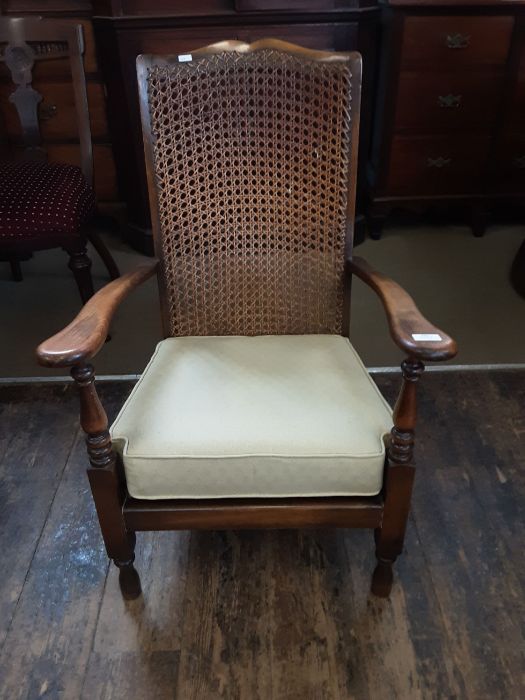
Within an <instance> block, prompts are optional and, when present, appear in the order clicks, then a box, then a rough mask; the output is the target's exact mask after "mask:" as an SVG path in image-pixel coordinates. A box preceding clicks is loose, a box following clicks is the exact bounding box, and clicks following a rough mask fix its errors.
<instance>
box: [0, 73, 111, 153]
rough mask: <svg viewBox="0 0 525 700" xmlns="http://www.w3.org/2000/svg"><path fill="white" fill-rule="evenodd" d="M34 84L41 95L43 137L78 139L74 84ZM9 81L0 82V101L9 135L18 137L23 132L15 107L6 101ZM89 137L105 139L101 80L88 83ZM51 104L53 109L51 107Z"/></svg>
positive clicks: (64, 139) (105, 123)
mask: <svg viewBox="0 0 525 700" xmlns="http://www.w3.org/2000/svg"><path fill="white" fill-rule="evenodd" d="M33 87H34V88H35V90H37V91H38V92H39V93H40V94H41V95H42V98H43V99H42V102H41V103H40V105H39V114H40V133H41V134H42V139H43V141H44V142H45V141H46V140H52V141H56V140H60V141H67V140H71V139H76V138H78V129H77V121H76V109H75V98H74V93H73V86H72V85H71V83H69V82H46V83H41V82H35V83H33ZM13 90H14V86H13V84H12V83H0V101H1V103H2V111H3V113H4V116H5V125H6V129H7V133H8V135H9V136H10V137H16V138H20V137H21V136H22V131H21V128H20V122H19V119H18V114H17V111H16V109H15V106H14V105H13V104H12V103H11V102H9V95H10V94H11V93H12V92H13ZM87 92H88V102H89V116H90V121H91V137H92V139H94V140H106V141H107V140H108V125H107V119H106V104H105V97H104V89H103V86H102V84H101V83H96V82H90V83H88V84H87ZM53 107H55V108H56V110H54V111H52V110H53Z"/></svg>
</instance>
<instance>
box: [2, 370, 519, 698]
mask: <svg viewBox="0 0 525 700" xmlns="http://www.w3.org/2000/svg"><path fill="white" fill-rule="evenodd" d="M378 383H379V384H380V386H381V388H382V389H383V390H384V391H385V393H386V395H387V396H388V397H389V398H391V397H393V395H394V391H395V389H396V388H397V383H398V378H397V377H394V376H391V375H390V376H388V375H387V376H383V377H379V378H378ZM421 389H422V391H421V412H420V414H421V421H420V426H421V427H420V430H419V433H418V438H419V442H418V447H417V456H418V463H419V471H418V476H417V477H416V489H415V495H414V507H413V514H412V517H411V522H410V526H409V531H408V537H407V546H406V552H405V554H404V556H403V557H402V559H400V560H399V562H398V565H397V567H396V570H397V580H396V583H395V585H394V590H393V593H392V596H391V599H390V600H389V601H380V600H377V599H372V598H371V597H370V596H369V595H368V586H369V578H370V573H371V571H372V568H373V561H374V559H373V545H372V536H371V533H370V532H368V531H362V532H345V531H338V532H334V531H310V532H306V531H301V532H290V531H288V532H223V533H221V532H216V533H186V532H183V533H161V534H149V533H147V534H146V533H144V534H141V535H139V540H138V542H139V544H138V553H137V567H138V569H139V571H140V573H141V576H142V583H143V589H144V596H143V598H142V599H141V600H138V601H134V602H133V603H126V604H125V603H124V602H123V601H122V600H121V597H120V593H119V590H118V583H117V576H116V570H115V569H114V568H113V567H111V568H110V567H109V566H108V562H107V560H106V556H105V553H104V550H103V546H102V542H101V538H100V535H99V531H98V527H97V522H96V517H95V513H94V509H93V506H92V503H91V499H90V493H89V489H88V482H87V478H86V476H85V473H84V467H85V464H86V459H85V456H84V445H83V440H82V436H81V435H80V434H79V430H78V422H77V403H76V396H75V393H74V390H73V388H72V387H71V386H67V387H66V386H53V387H51V386H47V387H42V386H36V387H35V386H33V387H10V388H5V387H4V388H3V389H1V391H0V400H1V415H0V431H1V434H0V488H1V501H0V503H1V508H0V536H1V540H2V541H1V552H2V572H1V575H0V601H1V608H0V633H1V641H2V652H1V657H0V694H1V697H2V698H6V699H8V700H15V698H31V700H32V699H33V698H41V697H42V698H53V699H54V698H57V699H58V698H60V699H61V700H64V699H65V700H70V699H72V700H76V698H86V699H89V700H92V699H95V698H119V699H120V698H126V700H130V699H132V698H145V699H149V698H152V699H155V700H161V699H164V698H180V699H181V700H189V699H191V698H198V699H201V698H202V699H205V700H207V699H208V698H210V699H211V698H227V699H228V700H230V699H237V698H241V699H243V700H244V699H245V698H246V699H247V700H257V699H261V700H267V699H270V698H275V699H285V698H286V699H290V700H293V699H295V698H298V699H299V700H307V699H309V698H312V699H313V698H315V699H316V700H317V699H319V700H325V699H329V698H342V699H345V700H346V699H347V698H371V699H372V700H381V699H383V698H385V699H388V700H391V699H393V698H401V699H402V700H409V699H412V698H473V699H475V700H480V699H483V698H491V699H493V698H504V699H505V700H513V699H518V698H524V697H525V683H524V681H523V673H524V662H523V648H524V640H523V636H522V627H523V623H524V619H525V615H524V600H525V596H524V572H525V559H524V556H523V544H524V542H525V537H524V529H525V526H524V518H523V506H524V502H525V498H524V497H525V473H524V467H525V373H517V372H510V371H508V372H503V371H501V372H493V373H484V374H481V373H472V372H469V373H465V374H452V373H447V374H437V373H436V374H428V375H427V376H425V377H424V378H423V381H422V382H421ZM129 390H130V386H129V385H126V384H111V385H102V387H101V393H102V395H103V398H104V400H105V401H106V404H107V406H108V408H109V412H110V413H111V414H112V415H114V413H115V411H116V409H117V407H118V405H119V404H120V403H121V402H122V399H123V398H124V397H125V395H126V394H127V393H128V392H129Z"/></svg>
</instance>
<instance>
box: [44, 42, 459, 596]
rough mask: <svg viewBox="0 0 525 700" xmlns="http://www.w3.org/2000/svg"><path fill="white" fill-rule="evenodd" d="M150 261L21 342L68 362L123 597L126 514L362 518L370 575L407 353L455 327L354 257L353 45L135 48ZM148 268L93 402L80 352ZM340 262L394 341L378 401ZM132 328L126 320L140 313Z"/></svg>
mask: <svg viewBox="0 0 525 700" xmlns="http://www.w3.org/2000/svg"><path fill="white" fill-rule="evenodd" d="M137 70H138V84H139V92H140V105H141V113H142V126H143V134H144V145H145V155H146V164H147V173H148V181H149V192H150V202H151V210H152V217H153V230H154V237H155V246H156V255H157V257H158V260H155V261H153V262H151V263H148V264H145V265H141V266H140V267H138V268H137V269H136V270H134V271H132V272H129V273H127V274H125V275H123V276H122V277H121V278H120V279H118V280H115V281H114V282H111V283H110V284H108V285H107V286H106V287H104V288H103V289H101V290H100V291H99V292H97V294H95V296H94V297H93V298H92V299H91V300H90V301H89V302H88V303H87V304H86V305H85V306H84V308H83V309H82V310H81V311H80V313H79V315H78V316H77V318H76V319H75V320H74V321H73V322H72V323H71V324H70V325H69V326H68V327H67V328H65V329H64V330H63V331H61V332H60V333H58V334H57V335H55V336H54V337H52V338H50V339H49V340H47V341H45V342H44V343H42V344H41V345H40V346H39V348H38V350H37V355H38V360H39V362H40V363H41V364H43V365H46V366H49V367H70V368H71V374H72V376H73V378H74V380H75V382H76V383H77V385H78V389H79V394H80V421H81V425H82V427H83V429H84V431H85V432H86V434H87V451H88V455H89V461H90V464H91V466H90V467H89V469H88V475H89V480H90V484H91V489H92V492H93V497H94V501H95V505H96V509H97V513H98V517H99V521H100V527H101V530H102V535H103V538H104V542H105V545H106V549H107V552H108V556H109V557H110V558H111V559H112V560H113V561H114V563H115V564H116V565H117V566H118V567H119V569H120V574H119V580H120V586H121V590H122V593H123V595H124V597H125V598H135V597H137V596H138V595H140V592H141V588H140V580H139V577H138V574H137V571H136V570H135V568H134V565H133V561H134V557H135V555H134V547H135V533H136V532H139V531H143V530H181V529H184V530H185V529H229V528H233V529H242V528H304V527H340V528H369V529H372V530H374V533H375V548H376V556H377V565H376V568H375V570H374V573H373V577H372V592H373V593H374V594H376V595H378V596H388V595H389V593H390V589H391V585H392V565H393V563H394V561H395V559H396V557H398V555H399V554H400V553H401V551H402V548H403V539H404V534H405V528H406V524H407V517H408V513H409V508H410V499H411V492H412V482H413V479H414V472H415V463H414V430H415V423H416V387H417V384H418V381H419V379H420V377H421V374H422V372H423V369H424V365H423V362H424V361H427V360H430V361H439V360H446V359H448V358H450V357H452V356H453V355H454V354H455V352H456V346H455V343H454V341H453V340H452V339H451V338H450V337H449V336H448V335H446V333H444V332H443V331H441V330H439V329H438V328H435V327H434V326H433V325H432V324H431V323H429V322H428V321H427V320H426V319H425V318H424V317H423V316H422V315H421V313H420V312H419V311H418V309H417V308H416V306H415V304H414V302H413V301H412V299H411V298H410V296H409V295H408V294H407V293H406V292H405V291H403V290H402V289H401V288H400V287H399V286H398V285H397V284H396V283H395V282H392V281H391V280H389V279H388V278H387V277H384V276H383V275H381V274H379V273H378V272H376V271H374V270H373V269H372V268H371V267H370V266H369V265H368V264H367V263H366V262H365V261H364V260H362V259H361V258H358V257H353V256H352V236H353V220H354V203H355V186H356V169H357V144H358V129H359V101H360V91H361V57H360V55H359V54H357V53H331V52H322V51H312V50H307V49H304V48H300V47H298V46H294V45H291V44H287V43H284V42H281V41H277V40H273V39H265V40H261V41H257V42H256V43H254V44H250V45H248V44H244V43H240V42H237V41H226V42H222V43H219V44H215V45H212V46H207V47H205V48H201V49H199V50H197V51H194V52H192V53H191V54H185V55H180V56H165V57H160V56H139V57H138V59H137ZM154 274H156V275H157V278H158V282H159V289H160V302H161V312H162V319H163V327H164V335H165V340H163V341H161V342H160V343H159V344H158V346H157V349H156V350H155V352H154V354H153V356H152V358H151V361H150V363H149V364H148V366H147V367H146V369H145V371H144V373H143V374H142V376H141V379H140V380H139V382H138V383H137V384H136V386H135V388H134V389H133V391H132V393H131V395H130V396H129V398H128V399H127V401H126V403H125V405H124V406H123V408H122V410H121V412H120V414H119V416H118V417H117V419H116V421H115V422H114V423H113V425H112V427H111V428H109V427H108V420H107V417H106V414H105V412H104V409H103V407H102V405H101V403H100V400H99V398H98V396H97V391H96V388H95V371H94V369H93V366H92V365H91V360H92V358H93V357H94V356H95V355H96V353H97V352H98V351H99V350H100V348H101V347H102V346H103V344H104V341H105V338H106V335H107V333H108V329H109V325H110V322H111V318H112V316H113V313H114V312H115V309H116V308H117V307H118V305H119V304H120V303H121V302H122V300H123V299H124V298H125V297H126V296H127V295H128V294H129V293H130V292H131V291H132V290H133V289H134V288H135V287H136V286H137V285H139V284H140V283H142V282H144V280H146V279H147V278H149V277H151V276H152V275H154ZM353 275H356V276H357V277H359V278H360V279H361V280H363V281H364V282H365V283H366V284H368V285H369V286H370V287H372V289H373V290H374V291H375V292H376V293H377V294H378V295H379V297H380V299H381V301H382V302H383V305H384V308H385V312H386V315H387V318H388V323H389V326H390V334H391V336H392V338H393V340H394V342H395V343H396V344H397V345H398V346H399V347H400V348H402V350H403V351H404V352H405V353H406V359H405V360H404V361H403V363H402V375H403V378H402V385H401V390H400V393H399V398H398V400H397V403H396V405H395V408H394V410H393V412H392V410H391V409H390V407H389V406H388V405H387V403H386V401H385V400H384V399H383V397H382V396H381V394H380V392H379V390H378V389H377V387H376V386H375V384H374V382H373V381H372V379H371V378H370V376H369V375H368V373H367V371H366V369H365V367H364V366H363V364H362V362H361V360H360V359H359V357H358V355H357V353H356V352H355V350H354V349H353V347H352V345H351V343H350V340H349V322H350V313H349V312H350V288H351V285H350V283H351V279H352V276H353ZM137 332H140V325H139V323H137Z"/></svg>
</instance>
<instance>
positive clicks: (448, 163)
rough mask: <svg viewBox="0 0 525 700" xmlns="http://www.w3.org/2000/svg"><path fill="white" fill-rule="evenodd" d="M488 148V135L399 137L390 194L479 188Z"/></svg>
mask: <svg viewBox="0 0 525 700" xmlns="http://www.w3.org/2000/svg"><path fill="white" fill-rule="evenodd" d="M488 149H489V135H488V134H482V135H480V136H469V137H468V138H463V139H462V138H454V139H451V138H447V137H446V136H439V137H414V136H411V137H405V136H396V137H394V139H393V142H392V147H391V151H390V164H389V169H388V178H387V192H386V194H388V195H394V194H395V195H403V196H412V195H428V196H431V195H444V194H463V193H472V192H476V191H479V189H480V186H481V180H482V177H483V172H484V170H485V166H486V162H487V157H488Z"/></svg>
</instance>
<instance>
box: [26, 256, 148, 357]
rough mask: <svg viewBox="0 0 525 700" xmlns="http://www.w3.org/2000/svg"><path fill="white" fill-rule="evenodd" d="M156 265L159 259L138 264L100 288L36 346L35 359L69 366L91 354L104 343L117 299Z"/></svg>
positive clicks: (143, 278)
mask: <svg viewBox="0 0 525 700" xmlns="http://www.w3.org/2000/svg"><path fill="white" fill-rule="evenodd" d="M157 265H158V260H154V261H152V262H150V263H147V264H145V265H140V266H139V267H136V268H135V269H134V270H132V271H131V272H127V273H126V274H125V275H122V276H121V277H118V278H117V279H116V280H113V282H110V283H109V284H107V285H106V286H105V287H102V289H100V290H99V291H98V292H97V293H96V294H94V295H93V296H92V297H91V299H89V301H87V302H86V304H85V305H84V306H83V307H82V310H81V311H80V313H79V314H78V315H77V317H76V318H75V319H74V320H73V321H72V322H71V323H70V324H69V326H66V328H64V329H63V330H62V331H60V332H59V333H57V334H56V335H54V336H53V337H52V338H49V339H48V340H45V341H44V342H43V343H41V344H40V345H39V346H38V348H37V349H36V356H37V359H38V362H39V363H40V364H41V365H44V367H70V366H72V365H78V364H80V363H82V362H85V361H86V360H89V359H90V358H92V357H94V355H96V354H97V352H98V351H99V350H100V348H101V347H102V346H103V345H104V343H105V342H106V338H107V335H108V330H109V325H110V323H111V319H112V318H113V315H114V313H115V311H116V309H117V307H118V305H119V304H120V302H121V301H122V300H123V299H125V297H127V295H128V294H129V293H130V292H131V291H132V289H134V288H135V287H138V285H139V284H140V283H141V282H144V281H145V280H147V279H148V278H149V277H151V276H152V275H153V274H154V272H155V270H156V269H157Z"/></svg>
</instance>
